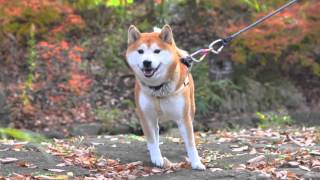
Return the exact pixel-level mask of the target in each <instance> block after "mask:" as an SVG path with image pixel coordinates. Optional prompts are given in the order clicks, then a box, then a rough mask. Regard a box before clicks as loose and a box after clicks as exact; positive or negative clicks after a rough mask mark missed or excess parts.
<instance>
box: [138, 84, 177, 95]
mask: <svg viewBox="0 0 320 180" xmlns="http://www.w3.org/2000/svg"><path fill="white" fill-rule="evenodd" d="M140 84H141V86H142V89H143V90H144V92H146V93H147V94H149V95H151V96H155V97H165V96H169V95H171V94H172V93H174V91H175V89H176V88H175V87H176V85H175V83H174V82H173V81H168V82H164V83H162V84H160V85H159V86H149V85H147V84H145V83H144V82H142V81H140Z"/></svg>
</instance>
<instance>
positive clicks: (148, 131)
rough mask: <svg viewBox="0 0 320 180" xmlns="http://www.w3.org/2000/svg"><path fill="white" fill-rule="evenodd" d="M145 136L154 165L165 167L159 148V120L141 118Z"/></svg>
mask: <svg viewBox="0 0 320 180" xmlns="http://www.w3.org/2000/svg"><path fill="white" fill-rule="evenodd" d="M140 119H141V120H140V121H141V125H142V129H143V133H144V136H145V137H146V140H147V146H148V150H149V153H150V158H151V161H152V163H153V164H155V165H156V166H159V167H163V165H164V161H163V158H162V155H161V151H160V147H159V126H158V120H154V119H153V120H152V119H146V118H140Z"/></svg>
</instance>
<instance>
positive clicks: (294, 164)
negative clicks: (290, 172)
mask: <svg viewBox="0 0 320 180" xmlns="http://www.w3.org/2000/svg"><path fill="white" fill-rule="evenodd" d="M288 164H289V165H290V167H298V166H299V165H300V163H299V162H297V161H289V162H288Z"/></svg>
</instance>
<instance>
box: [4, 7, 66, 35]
mask: <svg viewBox="0 0 320 180" xmlns="http://www.w3.org/2000/svg"><path fill="white" fill-rule="evenodd" d="M6 20H7V21H6V22H7V23H6V24H4V25H2V26H0V31H3V32H6V33H11V34H13V35H15V37H16V38H17V39H18V40H24V39H25V38H27V37H29V34H30V29H31V28H32V26H35V27H36V28H37V31H36V32H35V33H37V34H43V33H46V32H48V31H49V28H50V25H52V24H54V23H57V22H59V21H61V20H62V17H61V15H60V14H59V13H58V11H56V10H55V9H52V8H49V7H44V8H43V9H41V10H39V11H33V10H32V9H30V8H25V9H23V11H22V13H21V15H19V16H6Z"/></svg>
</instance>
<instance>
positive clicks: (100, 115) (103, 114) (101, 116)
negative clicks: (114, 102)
mask: <svg viewBox="0 0 320 180" xmlns="http://www.w3.org/2000/svg"><path fill="white" fill-rule="evenodd" d="M95 114H96V117H97V119H98V120H100V121H101V122H103V124H104V125H106V126H110V125H112V124H113V123H112V122H113V121H114V120H116V119H118V118H119V117H120V115H121V110H120V109H117V108H115V109H112V110H109V109H107V108H103V107H101V108H98V109H96V110H95Z"/></svg>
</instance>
